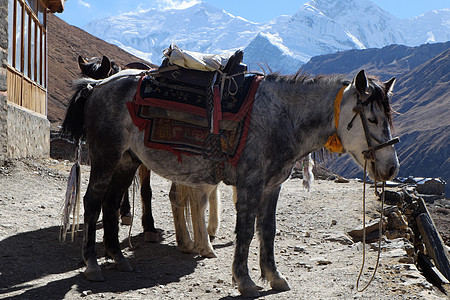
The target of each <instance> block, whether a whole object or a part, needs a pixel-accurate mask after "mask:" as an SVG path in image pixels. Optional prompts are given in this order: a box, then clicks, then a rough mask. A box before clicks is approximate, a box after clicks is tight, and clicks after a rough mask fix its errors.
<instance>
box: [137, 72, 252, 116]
mask: <svg viewBox="0 0 450 300" xmlns="http://www.w3.org/2000/svg"><path fill="white" fill-rule="evenodd" d="M255 78H256V75H252V76H246V77H245V80H244V82H243V83H242V85H241V86H239V87H234V86H233V85H234V84H233V82H232V81H228V80H227V81H226V82H225V85H227V86H228V85H230V88H229V89H225V92H224V94H223V95H222V102H221V103H222V105H221V106H222V113H223V119H224V120H236V121H241V120H242V119H243V117H244V115H245V113H246V111H247V110H248V107H249V101H246V100H247V99H246V96H247V93H248V91H249V89H250V87H251V85H252V83H253V81H254V79H255ZM135 98H136V99H135V100H134V101H135V102H136V104H138V105H143V106H151V107H159V108H163V109H168V110H175V111H182V112H187V113H191V114H195V115H198V116H201V117H205V118H206V116H207V112H206V88H203V87H199V86H196V85H192V84H188V83H185V82H178V81H175V80H170V79H167V78H162V77H160V78H155V77H152V76H145V77H143V78H142V79H141V82H140V83H139V86H138V92H137V93H136V95H135Z"/></svg>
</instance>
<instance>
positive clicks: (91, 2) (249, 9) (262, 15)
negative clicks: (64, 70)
mask: <svg viewBox="0 0 450 300" xmlns="http://www.w3.org/2000/svg"><path fill="white" fill-rule="evenodd" d="M199 1H200V0H126V1H124V0H68V1H66V2H65V10H64V12H63V13H62V14H57V16H58V17H60V18H62V19H63V20H64V21H66V22H67V23H69V24H71V25H75V26H78V27H83V26H84V25H86V24H87V23H89V21H91V20H93V19H97V18H103V17H108V16H114V15H118V14H120V13H125V12H131V11H139V10H145V9H149V8H162V9H164V8H175V7H183V6H186V5H189V4H190V3H192V2H199ZM203 1H205V2H208V3H210V4H211V5H213V6H216V7H219V8H223V9H225V10H226V11H227V12H229V13H231V14H233V15H237V16H241V17H243V18H245V19H247V20H249V21H253V22H266V21H269V20H271V19H273V18H275V17H277V16H279V15H282V14H284V15H292V14H294V13H295V12H296V11H297V10H298V9H300V8H301V7H302V5H303V4H304V3H306V2H308V1H304V0H203ZM343 1H345V0H343ZM372 2H374V3H375V4H377V5H378V6H380V7H381V8H382V9H384V10H386V11H388V12H389V13H391V14H392V15H394V16H396V17H398V18H411V17H416V16H418V15H420V14H423V13H424V12H426V11H430V10H435V9H442V8H450V2H449V1H448V0H372Z"/></svg>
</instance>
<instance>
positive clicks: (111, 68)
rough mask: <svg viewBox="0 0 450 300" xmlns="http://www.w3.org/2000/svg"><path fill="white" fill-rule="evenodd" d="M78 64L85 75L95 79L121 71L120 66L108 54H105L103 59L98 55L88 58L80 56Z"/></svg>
mask: <svg viewBox="0 0 450 300" xmlns="http://www.w3.org/2000/svg"><path fill="white" fill-rule="evenodd" d="M78 66H79V67H80V70H81V73H82V74H83V75H84V76H86V77H90V78H93V79H104V78H106V77H108V76H111V75H113V74H116V73H118V72H119V71H120V67H119V66H118V65H117V64H116V63H115V62H114V61H110V60H109V58H108V57H106V56H103V58H102V59H101V60H100V58H98V57H93V58H91V59H89V60H86V59H84V58H83V57H81V56H78Z"/></svg>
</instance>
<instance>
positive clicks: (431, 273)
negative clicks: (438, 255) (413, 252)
mask: <svg viewBox="0 0 450 300" xmlns="http://www.w3.org/2000/svg"><path fill="white" fill-rule="evenodd" d="M417 264H418V265H419V266H420V268H421V269H422V272H423V273H424V274H425V276H426V277H428V278H429V279H430V280H431V281H432V282H434V283H435V284H437V285H440V286H443V285H446V284H449V281H448V280H447V279H446V278H445V277H444V275H443V274H442V273H441V272H440V271H439V270H438V269H437V268H436V266H435V265H433V263H432V262H431V261H430V258H429V257H428V256H426V255H424V254H422V253H419V256H418V260H417Z"/></svg>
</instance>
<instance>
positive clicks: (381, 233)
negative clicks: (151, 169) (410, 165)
mask: <svg viewBox="0 0 450 300" xmlns="http://www.w3.org/2000/svg"><path fill="white" fill-rule="evenodd" d="M366 170H367V159H366V160H365V161H364V181H363V240H362V243H363V258H362V265H361V269H360V270H359V275H358V279H357V280H356V290H357V291H358V292H364V291H365V290H366V289H367V288H368V287H369V285H370V284H371V283H372V280H373V279H374V278H375V274H376V272H377V269H378V265H379V263H380V254H381V239H382V237H383V210H384V196H385V193H384V188H385V182H384V181H383V183H382V187H381V216H380V223H378V255H377V262H376V265H375V269H374V270H373V274H372V277H371V278H370V280H369V282H368V283H367V284H366V285H365V286H364V288H363V289H361V290H360V289H359V281H360V279H361V275H362V272H363V270H364V263H365V261H366ZM377 193H378V191H377V181H376V180H375V194H377Z"/></svg>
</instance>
